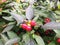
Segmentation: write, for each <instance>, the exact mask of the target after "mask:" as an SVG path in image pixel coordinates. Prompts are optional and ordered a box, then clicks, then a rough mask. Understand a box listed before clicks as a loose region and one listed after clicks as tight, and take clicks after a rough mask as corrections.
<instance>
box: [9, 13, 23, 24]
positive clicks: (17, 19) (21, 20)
mask: <svg viewBox="0 0 60 45" xmlns="http://www.w3.org/2000/svg"><path fill="white" fill-rule="evenodd" d="M10 14H11V15H12V16H13V18H14V19H15V20H16V21H17V25H19V24H20V23H22V22H23V21H24V17H23V16H21V15H18V14H15V13H13V12H10Z"/></svg>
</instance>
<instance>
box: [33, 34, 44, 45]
mask: <svg viewBox="0 0 60 45" xmlns="http://www.w3.org/2000/svg"><path fill="white" fill-rule="evenodd" d="M33 38H34V39H35V40H36V42H37V44H38V45H45V44H44V41H43V39H42V38H41V37H40V36H38V35H35V34H34V37H33Z"/></svg>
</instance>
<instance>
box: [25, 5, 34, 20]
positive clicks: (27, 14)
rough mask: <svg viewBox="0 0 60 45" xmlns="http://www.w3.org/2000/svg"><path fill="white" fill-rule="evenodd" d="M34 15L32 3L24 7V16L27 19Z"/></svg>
mask: <svg viewBox="0 0 60 45" xmlns="http://www.w3.org/2000/svg"><path fill="white" fill-rule="evenodd" d="M33 17H34V10H33V8H32V5H29V7H28V8H27V9H26V18H27V19H28V20H31V19H32V18H33Z"/></svg>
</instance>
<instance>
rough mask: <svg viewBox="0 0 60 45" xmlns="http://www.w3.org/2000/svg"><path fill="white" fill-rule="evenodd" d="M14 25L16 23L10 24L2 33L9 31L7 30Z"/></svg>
mask: <svg viewBox="0 0 60 45" xmlns="http://www.w3.org/2000/svg"><path fill="white" fill-rule="evenodd" d="M13 27H14V25H8V26H7V27H6V28H5V29H4V30H3V31H2V33H4V32H7V31H10V30H11V29H12V28H13Z"/></svg>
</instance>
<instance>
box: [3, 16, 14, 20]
mask: <svg viewBox="0 0 60 45" xmlns="http://www.w3.org/2000/svg"><path fill="white" fill-rule="evenodd" d="M3 18H4V19H5V20H8V21H13V20H14V19H13V18H12V16H10V17H3Z"/></svg>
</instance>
